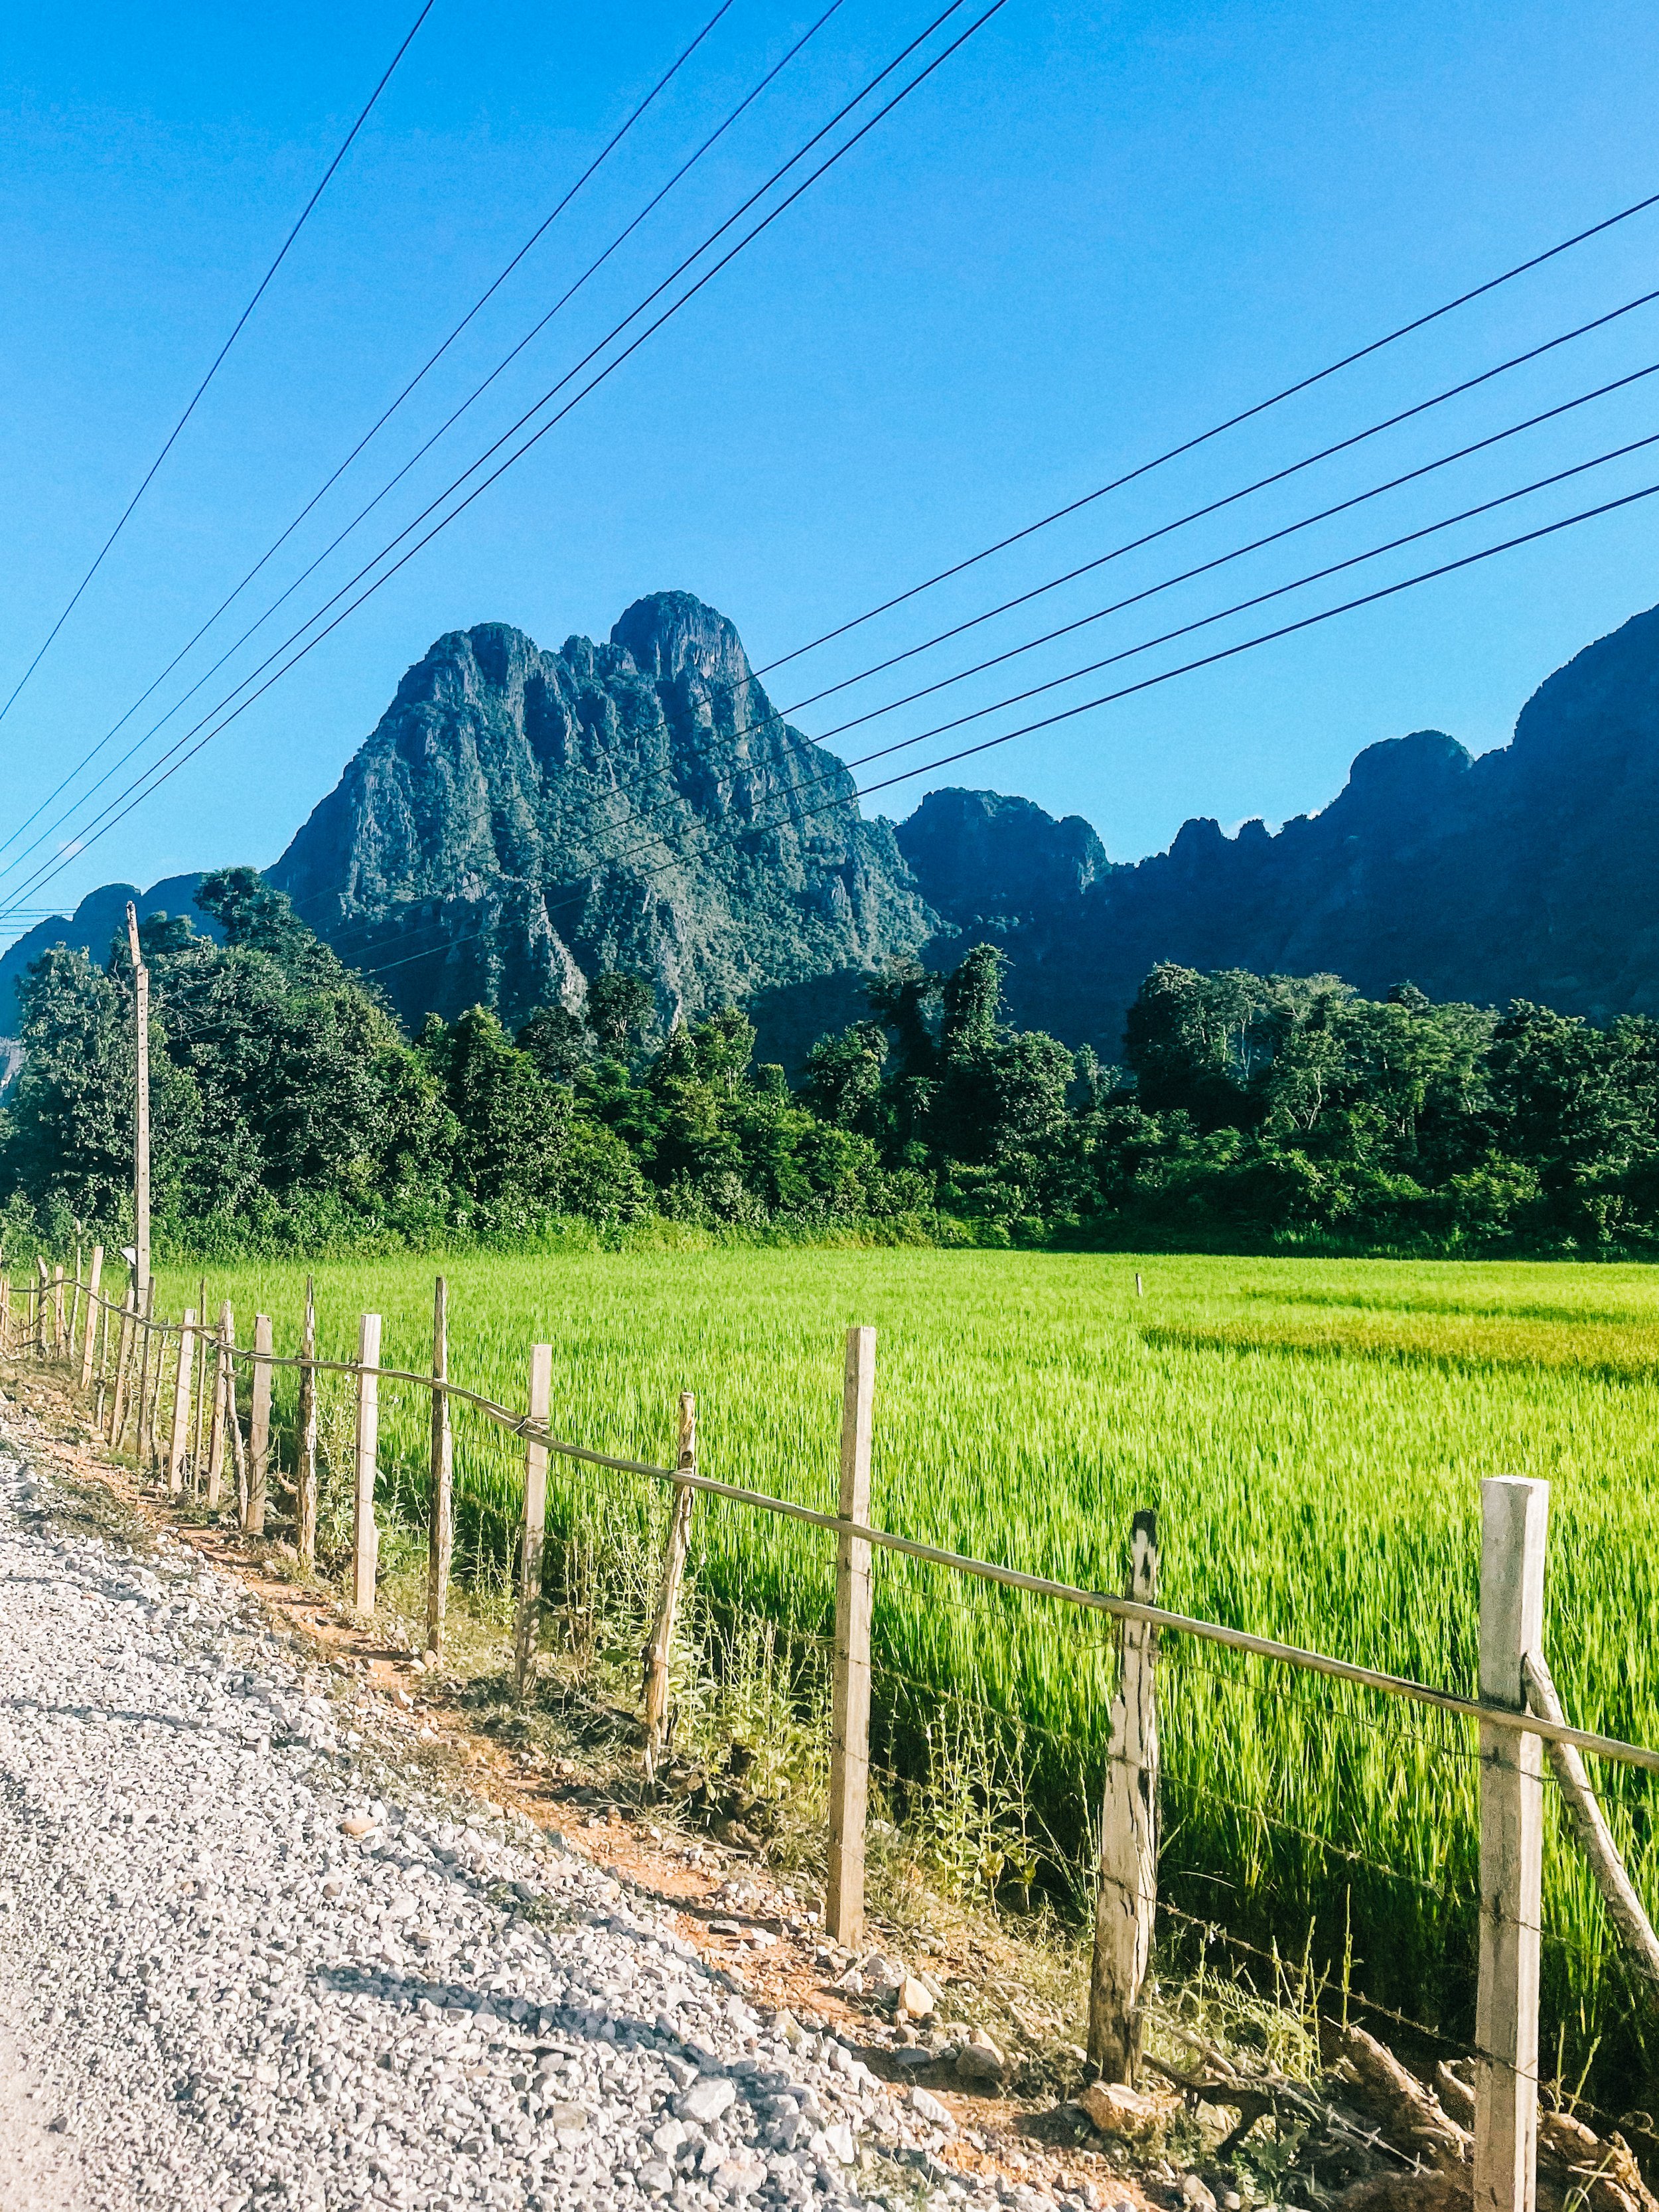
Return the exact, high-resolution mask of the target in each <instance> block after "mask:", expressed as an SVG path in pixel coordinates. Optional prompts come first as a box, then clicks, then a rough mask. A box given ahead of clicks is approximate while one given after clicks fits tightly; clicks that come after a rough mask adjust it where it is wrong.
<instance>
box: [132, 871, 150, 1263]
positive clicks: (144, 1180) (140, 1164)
mask: <svg viewBox="0 0 1659 2212" xmlns="http://www.w3.org/2000/svg"><path fill="white" fill-rule="evenodd" d="M127 948H128V950H129V951H131V954H132V983H133V997H134V1003H135V1006H136V1008H137V1018H138V1097H137V1111H136V1113H135V1115H134V1116H133V1140H132V1241H133V1244H134V1246H135V1248H136V1253H135V1257H134V1261H133V1276H134V1279H135V1280H136V1282H137V1289H138V1303H139V1304H140V1306H142V1305H143V1299H144V1293H145V1291H148V1290H149V969H148V968H146V967H145V965H144V963H143V959H142V957H140V954H139V951H138V909H137V907H136V906H134V904H133V902H132V901H131V899H129V900H128V901H127Z"/></svg>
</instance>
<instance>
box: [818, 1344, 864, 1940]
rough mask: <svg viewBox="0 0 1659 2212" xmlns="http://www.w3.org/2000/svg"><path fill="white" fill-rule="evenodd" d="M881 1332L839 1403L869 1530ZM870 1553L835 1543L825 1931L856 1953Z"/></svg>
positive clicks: (840, 1539) (857, 1505) (848, 1470)
mask: <svg viewBox="0 0 1659 2212" xmlns="http://www.w3.org/2000/svg"><path fill="white" fill-rule="evenodd" d="M875 1387H876V1332H875V1331H874V1329H872V1328H849V1329H848V1332H847V1372H846V1379H845V1383H844V1387H843V1390H842V1417H841V1507H840V1513H841V1518H842V1521H844V1522H853V1523H854V1525H856V1526H858V1527H861V1528H868V1527H869V1525H870V1435H871V1420H872V1406H873V1403H874V1398H875ZM870 1595H871V1592H870V1546H869V1544H868V1542H867V1541H866V1539H865V1538H864V1537H862V1536H854V1534H852V1533H851V1530H850V1529H848V1528H843V1529H842V1532H841V1534H839V1536H837V1538H836V1672H835V1686H834V1694H833V1701H832V1705H831V1714H830V1735H829V1881H828V1885H827V1889H826V1894H825V1898H824V1914H823V1918H824V1924H825V1926H826V1927H827V1928H828V1929H829V1933H830V1935H832V1936H834V1937H835V1939H836V1942H838V1943H841V1944H843V1945H845V1947H846V1948H848V1950H852V1949H854V1948H856V1947H857V1945H858V1944H859V1942H860V1940H861V1939H862V1937H863V1935H864V1827H865V1817H866V1811H867V1808H868V1805H869V1799H870Z"/></svg>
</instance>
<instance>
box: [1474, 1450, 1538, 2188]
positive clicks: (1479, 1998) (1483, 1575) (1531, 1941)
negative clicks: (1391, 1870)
mask: <svg viewBox="0 0 1659 2212" xmlns="http://www.w3.org/2000/svg"><path fill="white" fill-rule="evenodd" d="M1549 1498H1550V1486H1549V1485H1548V1483H1547V1482H1535V1481H1531V1480H1528V1479H1526V1478H1525V1477H1523V1476H1519V1475H1494V1476H1492V1477H1490V1478H1488V1480H1486V1481H1484V1482H1483V1483H1482V1484H1481V1486H1480V1522H1481V1526H1480V1699H1481V1702H1482V1704H1483V1705H1508V1706H1509V1707H1510V1709H1511V1710H1512V1711H1516V1712H1522V1711H1525V1710H1526V1704H1527V1692H1526V1683H1525V1668H1526V1662H1527V1659H1528V1656H1529V1655H1530V1654H1531V1653H1533V1652H1535V1651H1541V1650H1542V1649H1543V1643H1544V1549H1545V1541H1546V1534H1547V1527H1548V1521H1549ZM1543 1867H1544V1747H1543V1743H1542V1741H1541V1739H1540V1738H1539V1737H1537V1736H1535V1735H1522V1734H1521V1733H1520V1732H1519V1731H1518V1730H1516V1729H1504V1728H1494V1727H1493V1726H1492V1723H1491V1722H1490V1721H1482V1723H1480V1969H1479V1975H1480V1978H1479V1980H1478V1982H1477V1984H1476V1986H1475V1999H1474V2051H1475V2057H1474V2212H1534V2206H1535V2204H1536V2203H1537V2198H1538V1969H1539V1912H1540V1907H1541V1893H1542V1889H1543Z"/></svg>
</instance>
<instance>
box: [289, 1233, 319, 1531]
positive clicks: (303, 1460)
mask: <svg viewBox="0 0 1659 2212" xmlns="http://www.w3.org/2000/svg"><path fill="white" fill-rule="evenodd" d="M300 1357H301V1359H303V1360H304V1361H306V1362H307V1364H306V1365H305V1366H303V1367H301V1370H300V1406H299V1413H298V1415H297V1418H296V1420H295V1428H296V1430H297V1431H298V1434H297V1437H296V1440H295V1441H296V1443H297V1446H298V1449H297V1453H296V1464H295V1470H294V1486H295V1499H294V1511H295V1521H296V1522H297V1524H298V1525H297V1528H296V1529H295V1540H296V1542H297V1544H298V1547H299V1553H300V1557H301V1559H303V1560H304V1561H305V1563H306V1565H307V1566H311V1565H314V1564H315V1563H316V1559H317V1370H316V1369H315V1368H314V1367H313V1366H312V1365H311V1364H309V1363H310V1362H311V1361H312V1360H313V1359H314V1358H316V1357H317V1302H316V1299H315V1298H314V1297H313V1295H312V1282H311V1277H310V1276H309V1275H307V1277H306V1313H305V1320H304V1322H303V1323H302V1324H301V1330H300Z"/></svg>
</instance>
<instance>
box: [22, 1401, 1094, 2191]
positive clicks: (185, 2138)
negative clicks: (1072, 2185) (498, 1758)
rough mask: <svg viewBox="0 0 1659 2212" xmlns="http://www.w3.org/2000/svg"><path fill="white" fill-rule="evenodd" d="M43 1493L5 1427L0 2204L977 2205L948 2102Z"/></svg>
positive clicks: (180, 1574) (164, 1552) (236, 1593)
mask: <svg viewBox="0 0 1659 2212" xmlns="http://www.w3.org/2000/svg"><path fill="white" fill-rule="evenodd" d="M65 1505H66V1501H65V1500H64V1498H61V1497H60V1496H59V1495H58V1493H56V1492H54V1489H53V1487H52V1480H51V1479H50V1478H49V1477H47V1476H46V1474H42V1473H40V1472H39V1471H37V1470H34V1469H32V1468H30V1467H29V1466H28V1465H27V1463H26V1462H25V1460H24V1459H23V1458H22V1457H21V1455H20V1449H19V1447H18V1446H17V1445H16V1444H15V1443H8V1442H7V1440H6V1438H5V1436H4V1433H3V1431H0V2212H25V2208H27V2212H58V2208H64V2209H65V2212H70V2208H74V2212H82V2208H85V2212H126V2208H129V2207H134V2206H141V2205H142V2206H151V2205H165V2206H167V2207H169V2208H174V2207H176V2208H179V2212H197V2208H203V2209H204V2212H205V2208H211V2212H239V2208H243V2207H254V2206H257V2207H262V2208H263V2207H272V2208H275V2207H277V2206H288V2205H294V2206H300V2207H305V2208H308V2212H321V2208H325V2207H327V2208H332V2207H334V2206H337V2205H338V2206H355V2205H375V2206H387V2207H392V2206H396V2207H400V2208H403V2207H408V2208H416V2207H420V2208H427V2207H430V2208H437V2207H440V2206H442V2207H446V2208H447V2207H450V2206H465V2205H475V2204H477V2205H488V2206H502V2207H505V2206H513V2207H515V2208H531V2212H534V2208H537V2207H552V2206H559V2207H571V2208H574V2212H582V2208H587V2212H608V2208H610V2207H612V2206H615V2207H618V2208H624V2207H632V2206H635V2205H637V2204H648V2203H656V2204H667V2205H672V2206H674V2207H680V2208H689V2207H691V2206H702V2205H728V2204H752V2205H753V2206H755V2207H757V2208H760V2207H763V2206H764V2207H784V2206H791V2207H793V2206H800V2207H806V2206H811V2207H814V2208H817V2207H824V2208H829V2207H836V2208H839V2207H841V2206H843V2205H845V2206H857V2205H860V2204H861V2203H875V2204H878V2205H884V2206H892V2207H897V2206H899V2205H901V2204H903V2203H907V2202H914V2201H915V2200H916V2199H917V2198H918V2197H923V2198H930V2199H931V2200H932V2202H933V2204H934V2205H935V2207H936V2208H937V2209H938V2212H944V2208H945V2205H946V2204H947V2203H948V2204H950V2205H951V2206H953V2207H954V2206H956V2205H957V2204H963V2205H965V2206H968V2207H970V2208H971V2207H980V2208H983V2212H989V2207H990V2206H991V2205H992V2204H993V2203H994V2202H995V2199H994V2198H993V2197H991V2196H990V2195H989V2194H988V2191H979V2192H977V2193H975V2191H972V2190H971V2189H965V2188H964V2185H963V2183H962V2182H961V2181H959V2180H958V2179H956V2178H954V2177H951V2176H949V2175H948V2174H947V2172H946V2171H945V2168H944V2167H943V2166H940V2165H939V2163H938V2162H937V2160H936V2155H935V2154H937V2152H938V2151H939V2149H940V2148H941V2147H942V2145H943V2143H944V2142H945V2139H946V2137H947V2136H948V2135H949V2133H950V2131H951V2119H950V2116H949V2115H948V2113H946V2112H945V2111H944V2109H943V2107H942V2106H938V2105H935V2104H934V2103H933V2100H931V2099H929V2098H927V2096H926V2095H925V2094H924V2093H921V2092H920V2091H912V2092H909V2093H904V2092H900V2091H894V2090H890V2089H889V2088H888V2087H885V2086H884V2085H882V2084H880V2083H878V2082H877V2081H875V2079H874V2077H873V2076H872V2075H869V2074H868V2073H867V2072H866V2069H864V2068H863V2067H862V2066H860V2063H858V2061H857V2060H856V2059H855V2058H854V2057H853V2056H852V2054H851V2053H850V2052H849V2051H847V2050H846V2049H845V2048H844V2046H843V2045H841V2044H839V2043H837V2042H836V2041H835V2040H834V2039H831V2038H829V2037H827V2036H825V2037H818V2036H814V2035H811V2034H808V2033H805V2032H804V2031H803V2030H802V2029H801V2028H800V2027H799V2026H798V2025H797V2024H796V2023H795V2022H794V2021H793V2020H791V2019H789V2018H788V2017H787V2015H783V2016H781V2017H778V2018H775V2019H769V2018H765V2017H761V2016H757V2015H756V2014H755V2013H753V2012H752V2011H751V2010H750V2008H749V2007H748V2006H747V2005H746V2004H745V2003H744V2001H743V2000H742V1998H741V1997H740V1996H737V1995H736V1994H734V1993H733V1992H732V1990H728V1989H727V1988H726V1987H724V1986H723V1985H722V1984H721V1982H720V1978H718V1976H716V1975H714V1974H711V1972H709V1971H708V1969H707V1968H706V1967H705V1966H703V1965H702V1963H701V1962H700V1961H699V1960H698V1959H697V1957H696V1954H695V1953H694V1952H692V1951H691V1949H690V1948H689V1947H688V1946H687V1945H685V1944H684V1942H682V1941H681V1940H680V1939H679V1937H678V1936H677V1935H676V1934H675V1933H674V1931H673V1929H671V1927H670V1926H669V1925H668V1924H667V1923H665V1921H663V1920H662V1919H661V1918H660V1917H658V1916H657V1915H656V1914H655V1913H654V1912H653V1910H652V1909H651V1908H650V1907H649V1906H648V1905H645V1904H643V1903H641V1902H638V1901H636V1900H634V1899H630V1898H629V1895H628V1894H627V1893H625V1892H624V1891H623V1889H622V1888H621V1887H619V1886H618V1885H617V1882H615V1881H612V1880H611V1878H610V1877H608V1876H607V1875H605V1874H604V1873H603V1872H602V1871H601V1870H599V1869H596V1868H593V1867H592V1866H590V1865H589V1864H587V1863H586V1862H585V1861H583V1860H581V1859H580V1858H579V1857H575V1856H574V1855H572V1854H568V1853H567V1852H565V1851H564V1850H562V1848H561V1846H560V1845H559V1844H558V1841H557V1839H556V1838H544V1837H543V1836H542V1835H540V1834H539V1833H538V1832H537V1831H536V1830H535V1829H533V1828H532V1827H531V1826H529V1825H528V1824H527V1823H524V1824H522V1825H520V1824H516V1823H515V1824H514V1825H513V1826H508V1825H507V1824H505V1823H504V1822H503V1821H502V1820H501V1819H500V1818H499V1817H497V1818H496V1819H495V1822H494V1824H493V1825H492V1824H491V1820H490V1816H489V1814H488V1813H487V1811H486V1810H484V1809H483V1808H480V1807H478V1806H477V1805H476V1804H474V1805H469V1804H467V1803H465V1802H459V1803H458V1802H453V1801H452V1802H446V1800H445V1799H444V1798H443V1797H442V1796H441V1795H440V1794H439V1793H438V1792H437V1791H436V1790H435V1788H434V1787H433V1786H432V1785H431V1784H429V1782H428V1781H427V1780H426V1779H425V1778H422V1777H420V1776H417V1775H415V1774H412V1773H409V1772H407V1771H405V1774H404V1778H403V1780H402V1781H401V1782H399V1781H398V1780H396V1779H395V1778H391V1777H389V1775H388V1772H387V1771H386V1769H384V1768H383V1767H381V1766H380V1765H377V1764H376V1758H377V1754H376V1752H375V1747H374V1745H373V1744H372V1743H368V1742H363V1743H360V1742H359V1741H357V1739H356V1735H354V1733H353V1732H352V1724H351V1716H350V1714H349V1713H348V1712H346V1711H344V1710H343V1708H341V1707H340V1706H338V1705H337V1703H336V1702H335V1700H334V1699H332V1698H331V1696H330V1695H329V1694H328V1688H329V1680H328V1677H327V1676H326V1675H325V1674H319V1673H314V1672H307V1663H306V1662H304V1661H303V1660H301V1659H299V1658H298V1657H297V1656H296V1654H295V1653H294V1652H293V1651H291V1650H289V1649H288V1648H286V1647H285V1646H284V1645H283V1644H280V1643H278V1642H277V1641H276V1640H275V1639H274V1638H272V1637H271V1636H270V1634H269V1633H268V1632H267V1631H266V1630H265V1628H264V1626H263V1625H262V1623H261V1621H260V1620H259V1618H258V1614H257V1613H256V1612H255V1611H253V1610H252V1609H251V1607H250V1604H249V1602H248V1601H246V1599H245V1598H244V1595H243V1594H242V1593H241V1592H240V1589H238V1588H237V1587H236V1585H235V1584H234V1583H231V1582H229V1581H228V1580H226V1579H225V1578H223V1577H220V1576H219V1575H217V1574H216V1572H215V1571H213V1570H212V1569H211V1568H210V1567H208V1566H206V1565H204V1564H203V1563H202V1562H200V1561H199V1560H198V1559H196V1558H195V1557H194V1556H193V1555H192V1554H191V1553H190V1552H189V1551H188V1549H187V1548H186V1547H184V1546H183V1545H181V1544H179V1543H178V1542H177V1541H174V1540H173V1539H172V1538H171V1537H169V1536H167V1535H165V1534H163V1535H162V1536H161V1539H160V1540H159V1542H157V1543H156V1544H155V1546H154V1547H152V1546H151V1545H150V1544H149V1541H148V1540H145V1541H143V1542H137V1543H134V1544H131V1545H130V1544H128V1543H125V1542H124V1541H120V1540H119V1539H118V1538H115V1537H112V1536H108V1535H102V1534H89V1533H87V1528H86V1523H85V1522H84V1521H80V1522H77V1521H76V1520H75V1519H74V1518H73V1517H72V1516H67V1517H66V1514H65V1511H64V1507H65ZM1004 2191H1005V2193H1006V2194H1007V2195H1010V2196H1012V2197H1014V2198H1016V2199H1017V2200H1018V2201H1021V2202H1024V2203H1026V2204H1027V2206H1028V2212H1029V2208H1032V2207H1035V2206H1036V2204H1037V2203H1038V2202H1039V2201H1040V2200H1038V2199H1037V2198H1036V2195H1035V2192H1033V2191H1029V2190H1026V2189H1024V2188H1021V2189H1018V2190H1017V2191H1009V2190H1008V2189H1007V2185H1006V2184H1005V2185H1004ZM1041 2201H1042V2202H1045V2203H1046V2202H1047V2200H1041ZM1077 2212H1082V2208H1081V2205H1080V2203H1079V2205H1078V2208H1077Z"/></svg>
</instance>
